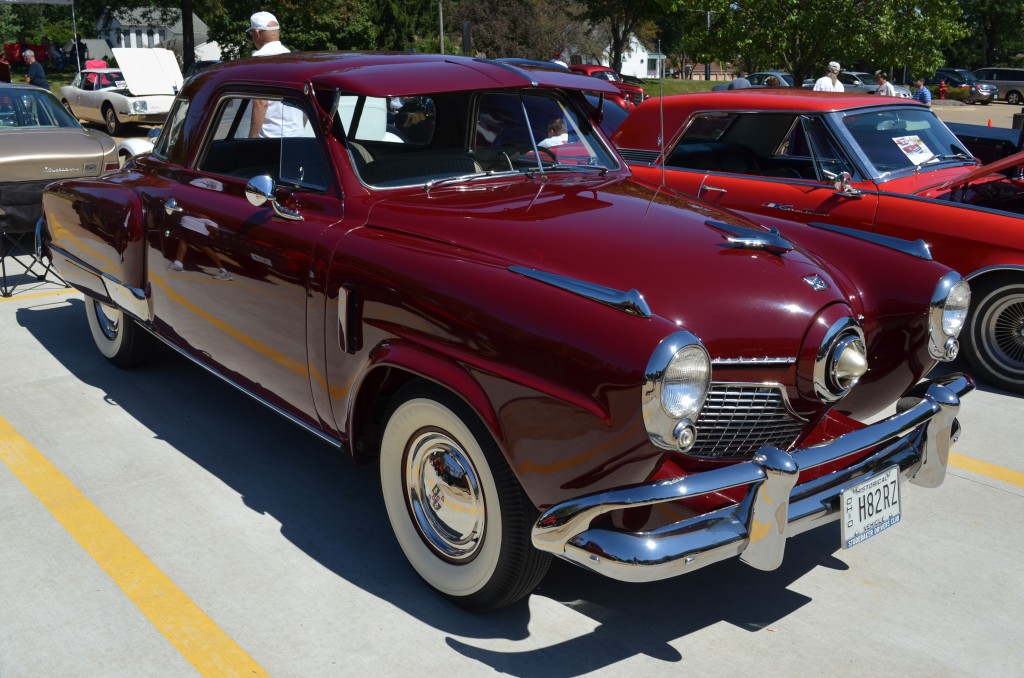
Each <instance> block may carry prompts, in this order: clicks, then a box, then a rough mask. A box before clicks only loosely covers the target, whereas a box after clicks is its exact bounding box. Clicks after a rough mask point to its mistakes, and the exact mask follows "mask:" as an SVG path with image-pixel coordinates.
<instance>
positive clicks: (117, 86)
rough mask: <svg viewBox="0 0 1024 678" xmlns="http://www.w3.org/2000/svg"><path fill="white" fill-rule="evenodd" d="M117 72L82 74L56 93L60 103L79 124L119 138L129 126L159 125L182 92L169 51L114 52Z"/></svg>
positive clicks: (96, 70) (94, 70) (95, 70)
mask: <svg viewBox="0 0 1024 678" xmlns="http://www.w3.org/2000/svg"><path fill="white" fill-rule="evenodd" d="M113 52H114V58H116V59H117V64H118V67H117V68H86V69H83V70H82V71H81V72H80V73H79V74H78V75H76V76H75V79H74V80H72V81H71V84H70V85H65V86H64V87H61V88H60V96H61V100H62V102H63V103H64V105H65V106H67V108H68V110H69V111H71V114H72V115H74V116H75V117H76V118H79V119H80V120H86V121H89V122H98V123H103V124H104V125H106V128H107V133H108V134H111V135H119V134H121V133H122V131H123V130H124V126H125V125H126V124H129V123H151V124H162V123H163V121H164V118H165V117H167V111H169V110H170V108H171V104H172V103H173V102H174V96H175V95H176V94H177V93H178V90H179V89H181V85H182V77H181V69H180V68H179V67H178V62H177V60H176V59H175V57H174V53H173V52H171V51H170V50H167V49H159V48H154V49H129V48H114V50H113Z"/></svg>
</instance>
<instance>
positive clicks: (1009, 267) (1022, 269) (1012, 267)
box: [964, 264, 1024, 282]
mask: <svg viewBox="0 0 1024 678" xmlns="http://www.w3.org/2000/svg"><path fill="white" fill-rule="evenodd" d="M995 271H1013V272H1014V273H1024V266H1019V265H1017V264H996V265H995V266H986V267H985V268H979V269H978V270H977V271H974V272H973V273H968V274H967V275H965V276H964V280H966V281H967V282H971V281H972V280H974V279H975V278H977V277H979V276H983V275H985V274H986V273H993V272H995Z"/></svg>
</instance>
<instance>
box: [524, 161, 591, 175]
mask: <svg viewBox="0 0 1024 678" xmlns="http://www.w3.org/2000/svg"><path fill="white" fill-rule="evenodd" d="M548 172H597V173H598V174H599V175H600V176H602V177H603V176H604V175H606V174H608V168H607V167H605V166H604V165H563V164H562V163H558V164H555V165H544V171H543V172H541V171H540V170H537V169H534V168H532V167H531V168H530V169H529V170H528V171H527V172H526V173H527V174H528V175H530V176H531V177H532V176H534V175H535V174H547V173H548Z"/></svg>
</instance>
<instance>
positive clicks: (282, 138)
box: [197, 96, 329, 190]
mask: <svg viewBox="0 0 1024 678" xmlns="http://www.w3.org/2000/svg"><path fill="white" fill-rule="evenodd" d="M264 102H265V111H266V113H265V115H264V118H263V123H262V125H259V126H258V127H255V128H254V126H253V115H254V114H255V115H257V116H258V115H259V111H260V109H261V108H263V105H264ZM257 120H258V117H257ZM209 137H210V138H209V140H208V142H207V144H206V148H205V149H204V151H203V153H202V157H201V159H200V161H199V163H198V167H197V169H199V170H201V171H204V172H210V173H211V174H219V175H222V176H227V177H233V178H235V179H240V180H243V181H248V180H249V179H251V178H253V177H255V176H259V175H261V174H267V175H269V176H270V177H272V178H273V179H274V180H275V181H278V182H281V183H285V184H289V185H292V186H298V187H301V188H308V189H311V190H324V189H326V188H327V186H328V183H329V181H328V176H329V175H328V171H327V164H326V162H325V160H324V154H323V151H322V148H321V146H322V144H321V140H320V138H319V137H318V136H317V134H316V130H315V129H314V127H313V124H312V122H311V120H310V119H309V117H308V116H307V115H306V113H305V111H304V109H303V108H302V106H301V105H300V104H299V102H298V101H297V100H292V99H288V98H282V99H262V98H259V97H255V96H229V97H225V98H224V99H223V100H222V101H221V102H220V105H219V107H218V109H217V114H216V117H215V118H214V121H213V125H212V127H211V131H210V135H209Z"/></svg>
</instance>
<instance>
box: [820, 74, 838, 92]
mask: <svg viewBox="0 0 1024 678" xmlns="http://www.w3.org/2000/svg"><path fill="white" fill-rule="evenodd" d="M814 91H815V92H842V91H843V83H841V82H839V81H838V80H836V81H835V82H834V83H833V82H832V78H830V77H828V76H827V75H823V76H821V77H820V78H818V79H817V81H816V82H815V83H814Z"/></svg>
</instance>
